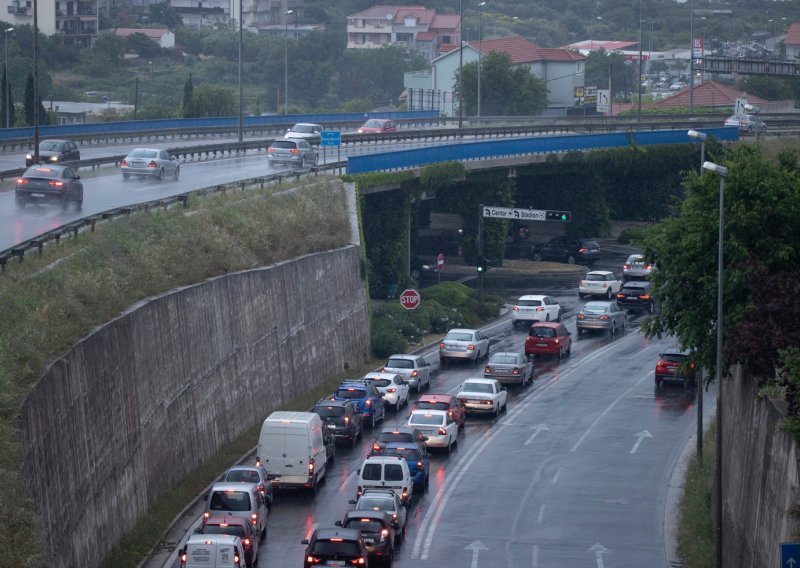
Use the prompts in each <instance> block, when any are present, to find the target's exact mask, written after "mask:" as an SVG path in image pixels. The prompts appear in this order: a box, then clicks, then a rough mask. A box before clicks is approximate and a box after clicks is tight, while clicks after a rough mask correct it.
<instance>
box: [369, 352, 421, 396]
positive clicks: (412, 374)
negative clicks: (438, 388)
mask: <svg viewBox="0 0 800 568" xmlns="http://www.w3.org/2000/svg"><path fill="white" fill-rule="evenodd" d="M381 371H382V372H384V373H397V374H398V375H403V378H404V379H405V380H406V382H407V383H408V386H409V388H412V389H415V390H416V391H417V392H419V391H421V390H422V389H423V388H430V386H431V366H430V364H429V363H428V362H427V361H426V360H425V358H424V357H423V356H422V355H406V354H405V353H398V354H397V355H392V356H391V357H389V359H388V360H387V361H386V364H385V365H384V366H383V368H382V369H381Z"/></svg>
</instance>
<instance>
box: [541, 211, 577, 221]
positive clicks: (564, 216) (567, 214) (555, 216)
mask: <svg viewBox="0 0 800 568" xmlns="http://www.w3.org/2000/svg"><path fill="white" fill-rule="evenodd" d="M544 218H545V220H547V221H562V222H564V223H569V222H570V221H572V211H551V210H550V209H547V210H546V211H545V212H544Z"/></svg>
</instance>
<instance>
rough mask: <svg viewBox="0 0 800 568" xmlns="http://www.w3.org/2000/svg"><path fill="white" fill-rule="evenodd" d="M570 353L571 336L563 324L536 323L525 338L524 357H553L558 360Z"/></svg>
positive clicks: (552, 322) (550, 322) (551, 322)
mask: <svg viewBox="0 0 800 568" xmlns="http://www.w3.org/2000/svg"><path fill="white" fill-rule="evenodd" d="M571 352H572V334H571V333H570V332H569V331H567V328H566V327H564V324H563V323H559V322H557V321H537V322H535V323H534V324H533V325H532V326H531V329H530V331H529V332H528V337H526V338H525V355H527V356H528V357H531V356H533V355H555V356H556V357H558V358H559V359H562V358H563V357H567V356H569V354H570V353H571Z"/></svg>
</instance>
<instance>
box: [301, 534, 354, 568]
mask: <svg viewBox="0 0 800 568" xmlns="http://www.w3.org/2000/svg"><path fill="white" fill-rule="evenodd" d="M300 543H301V544H305V545H306V550H305V554H304V556H303V568H315V567H317V566H368V562H369V561H368V559H367V557H368V552H367V545H366V543H365V542H364V538H363V537H362V536H361V531H359V530H357V529H346V528H343V527H333V528H326V527H319V528H317V529H316V530H315V531H314V532H313V533H311V538H307V539H303V540H301V541H300Z"/></svg>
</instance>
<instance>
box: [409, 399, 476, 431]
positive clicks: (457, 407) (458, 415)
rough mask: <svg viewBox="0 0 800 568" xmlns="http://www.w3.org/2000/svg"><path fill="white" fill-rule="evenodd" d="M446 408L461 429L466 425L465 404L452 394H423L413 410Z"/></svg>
mask: <svg viewBox="0 0 800 568" xmlns="http://www.w3.org/2000/svg"><path fill="white" fill-rule="evenodd" d="M424 409H433V410H446V411H447V413H448V414H449V415H450V418H452V419H453V422H455V423H456V425H457V426H458V428H459V429H461V428H463V427H464V420H466V413H465V412H464V406H463V405H462V404H461V403H460V402H459V401H458V399H457V398H456V397H455V396H453V395H451V394H423V395H422V396H421V397H419V399H417V402H416V403H415V404H414V408H412V409H411V410H412V411H413V410H424Z"/></svg>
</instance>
